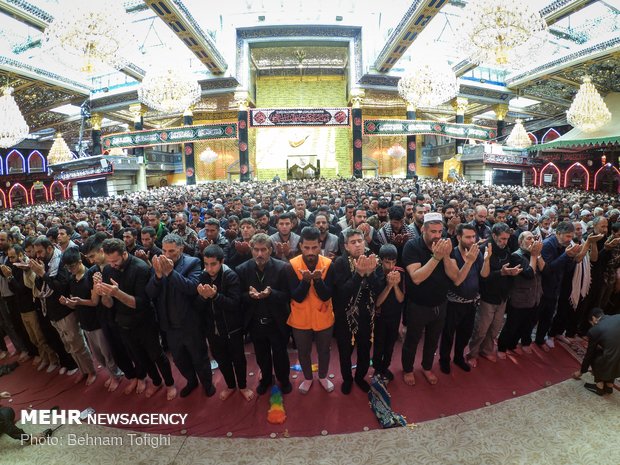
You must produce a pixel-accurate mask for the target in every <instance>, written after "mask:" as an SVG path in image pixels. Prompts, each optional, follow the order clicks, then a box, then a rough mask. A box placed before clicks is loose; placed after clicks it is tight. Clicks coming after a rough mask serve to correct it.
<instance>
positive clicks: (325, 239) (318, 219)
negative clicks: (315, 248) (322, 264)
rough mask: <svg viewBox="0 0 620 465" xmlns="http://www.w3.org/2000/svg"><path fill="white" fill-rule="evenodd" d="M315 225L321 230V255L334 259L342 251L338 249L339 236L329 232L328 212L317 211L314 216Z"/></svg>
mask: <svg viewBox="0 0 620 465" xmlns="http://www.w3.org/2000/svg"><path fill="white" fill-rule="evenodd" d="M314 226H316V228H317V229H318V230H319V232H320V237H319V240H320V242H321V255H323V256H325V257H327V258H329V259H330V260H333V259H335V258H336V255H338V254H339V253H340V251H339V250H338V236H336V235H335V234H332V233H330V232H329V222H328V216H327V214H326V213H317V214H316V215H315V217H314Z"/></svg>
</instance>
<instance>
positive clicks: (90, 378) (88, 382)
mask: <svg viewBox="0 0 620 465" xmlns="http://www.w3.org/2000/svg"><path fill="white" fill-rule="evenodd" d="M96 379H97V375H96V374H95V373H93V374H92V375H88V378H86V386H90V385H91V384H93V383H94V382H95V380H96Z"/></svg>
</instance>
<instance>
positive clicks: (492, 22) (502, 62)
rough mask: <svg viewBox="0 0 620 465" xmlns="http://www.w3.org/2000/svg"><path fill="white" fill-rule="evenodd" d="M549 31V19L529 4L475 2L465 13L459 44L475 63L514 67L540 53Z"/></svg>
mask: <svg viewBox="0 0 620 465" xmlns="http://www.w3.org/2000/svg"><path fill="white" fill-rule="evenodd" d="M547 31H548V29H547V23H546V22H545V20H544V19H543V18H542V17H541V15H540V13H539V12H538V11H537V10H536V9H534V8H531V7H530V6H528V5H527V2H523V1H505V0H472V1H471V2H468V4H467V7H466V9H465V11H464V12H463V17H462V23H461V25H460V28H459V33H458V35H457V44H459V46H460V47H461V49H462V50H463V52H464V53H466V54H467V55H468V56H469V59H470V60H471V61H473V62H474V63H478V64H486V65H488V66H495V67H502V68H512V67H515V66H517V65H520V64H523V63H524V62H531V61H532V57H535V56H536V54H537V52H538V53H540V47H541V46H542V45H543V44H544V43H545V42H546V40H547ZM526 57H527V61H523V60H524V59H525V58H526Z"/></svg>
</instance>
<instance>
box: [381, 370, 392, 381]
mask: <svg viewBox="0 0 620 465" xmlns="http://www.w3.org/2000/svg"><path fill="white" fill-rule="evenodd" d="M381 374H382V375H383V377H384V378H385V379H387V380H388V381H394V373H392V372H391V371H390V370H389V369H388V368H386V369H385V370H383V372H382V373H381Z"/></svg>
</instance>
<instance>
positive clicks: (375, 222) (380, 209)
mask: <svg viewBox="0 0 620 465" xmlns="http://www.w3.org/2000/svg"><path fill="white" fill-rule="evenodd" d="M389 208H390V204H389V202H386V201H385V200H382V201H381V202H379V205H378V206H377V213H376V214H375V215H372V216H371V217H369V218H368V224H369V225H370V226H372V227H373V228H375V229H376V230H377V231H378V230H380V229H381V228H382V227H383V226H384V225H385V224H387V223H388V221H389V220H390V218H391V217H390V216H388V209H389Z"/></svg>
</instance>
